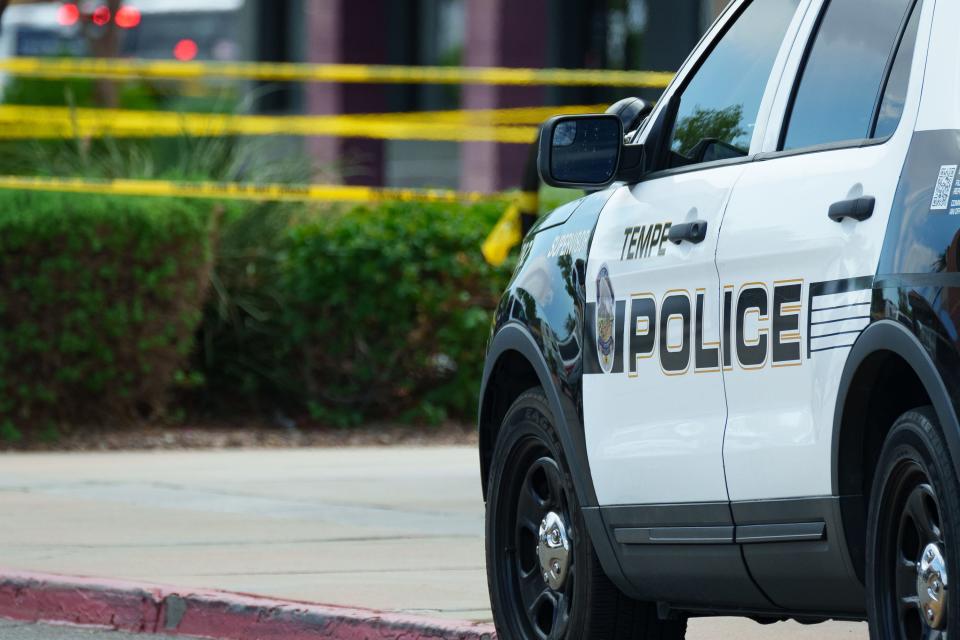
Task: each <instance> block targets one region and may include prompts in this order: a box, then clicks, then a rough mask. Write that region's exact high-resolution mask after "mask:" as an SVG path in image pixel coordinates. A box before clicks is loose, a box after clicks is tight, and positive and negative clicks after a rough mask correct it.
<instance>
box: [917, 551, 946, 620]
mask: <svg viewBox="0 0 960 640" xmlns="http://www.w3.org/2000/svg"><path fill="white" fill-rule="evenodd" d="M948 584H949V582H948V581H947V561H946V559H945V558H944V556H943V551H942V550H941V549H940V545H938V544H937V543H935V542H932V543H930V544H928V545H927V547H926V548H925V549H924V550H923V554H922V555H921V556H920V562H918V563H917V596H918V597H919V605H920V611H921V612H922V614H923V619H924V620H925V621H926V623H927V624H928V625H929V626H930V627H931V628H932V629H943V628H944V627H946V624H947V585H948Z"/></svg>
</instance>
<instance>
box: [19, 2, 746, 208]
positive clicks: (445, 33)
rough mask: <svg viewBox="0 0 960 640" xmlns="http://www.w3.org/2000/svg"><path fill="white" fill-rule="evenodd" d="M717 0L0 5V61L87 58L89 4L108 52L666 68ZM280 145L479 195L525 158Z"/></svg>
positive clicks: (399, 94) (646, 93)
mask: <svg viewBox="0 0 960 640" xmlns="http://www.w3.org/2000/svg"><path fill="white" fill-rule="evenodd" d="M726 3H727V0H523V2H518V1H516V0H513V1H510V0H131V1H130V2H123V3H121V2H120V1H119V0H81V2H80V3H79V4H75V3H73V2H59V1H58V2H28V1H23V0H20V1H18V0H10V2H9V7H7V9H6V11H5V12H4V14H3V17H2V31H0V56H56V55H65V54H66V55H96V54H97V52H96V51H93V52H91V51H90V49H91V48H93V49H96V47H97V41H96V40H95V39H94V40H91V39H90V38H89V37H87V38H84V37H82V35H83V34H84V33H85V29H88V27H89V26H90V23H93V26H94V27H95V26H96V23H97V21H98V20H103V19H104V18H105V17H106V16H107V14H105V13H104V12H103V8H108V9H109V8H110V7H112V8H113V9H114V13H115V15H113V16H112V17H111V18H112V19H113V20H115V22H116V24H117V26H119V27H120V28H119V29H117V30H116V31H117V37H118V39H119V44H118V46H117V53H118V55H120V56H129V57H141V58H156V59H180V60H194V59H196V60H220V61H231V60H234V61H235V60H256V61H277V62H312V63H351V64H390V65H431V66H432V65H442V66H498V67H499V66H502V67H534V68H571V69H623V70H649V71H673V70H675V69H677V68H678V67H679V65H680V64H681V63H682V61H683V60H684V58H685V57H686V56H687V54H688V53H689V51H690V50H691V49H692V47H693V46H694V45H695V44H696V42H697V40H698V39H699V38H700V36H701V35H702V33H703V32H704V31H705V29H706V28H707V27H708V26H709V25H710V23H711V22H712V21H713V19H714V18H715V17H716V15H717V14H718V13H719V12H720V11H721V10H722V8H723V6H725V5H726ZM2 4H3V0H0V5H2ZM121 11H122V12H123V13H122V14H121V13H120V12H121ZM121 15H122V17H121ZM91 43H93V44H91ZM2 82H3V78H0V83H2ZM242 93H243V95H244V96H245V98H246V99H245V100H244V101H243V105H244V106H243V109H244V110H246V111H249V112H253V113H269V114H352V113H382V112H416V111H434V110H453V109H496V108H506V107H522V106H541V105H570V104H605V103H610V102H614V101H616V100H618V99H620V98H623V97H626V96H629V95H640V96H642V97H645V98H650V99H656V97H657V92H656V91H651V90H642V89H638V90H636V91H630V90H629V89H628V88H620V89H616V90H614V89H609V88H602V87H502V86H484V85H468V86H462V87H461V86H456V85H375V84H370V85H366V84H307V85H298V84H291V85H276V84H260V85H251V86H247V87H244V88H243V91H242ZM288 144H302V145H305V148H306V150H307V151H308V152H309V154H310V155H311V156H312V157H313V158H315V159H316V160H317V161H318V162H319V163H320V165H321V166H331V167H333V166H336V167H337V169H338V171H337V172H336V173H337V174H338V175H339V176H340V177H341V179H342V180H343V181H344V182H347V183H351V184H366V185H383V186H402V187H450V188H462V189H467V190H480V191H496V190H501V189H504V188H510V187H513V186H516V185H517V184H518V182H519V179H520V175H521V172H522V167H523V164H524V162H525V161H526V157H527V154H528V152H529V151H528V149H527V148H526V147H525V146H523V145H516V144H497V143H493V142H467V143H456V142H424V141H403V140H389V141H379V140H360V139H334V138H315V139H307V140H305V141H304V140H295V141H289V142H288Z"/></svg>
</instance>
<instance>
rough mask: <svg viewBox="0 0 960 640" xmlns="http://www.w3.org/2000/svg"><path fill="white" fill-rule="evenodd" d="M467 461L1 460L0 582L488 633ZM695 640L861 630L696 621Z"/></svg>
mask: <svg viewBox="0 0 960 640" xmlns="http://www.w3.org/2000/svg"><path fill="white" fill-rule="evenodd" d="M478 476H479V471H478V462H477V454H476V451H475V450H474V449H473V448H470V447H436V448H354V449H299V450H245V451H210V452H158V453H149V452H147V453H103V454H87V453H83V454H80V453H71V454H8V455H0V567H3V568H6V569H16V570H23V571H39V572H49V573H58V574H65V575H81V576H92V577H102V578H110V579H121V580H123V579H126V580H135V581H147V582H151V583H159V584H171V585H178V586H182V587H190V588H198V589H220V590H228V591H238V592H245V593H256V594H261V595H264V596H269V597H272V598H279V599H291V600H302V601H309V602H318V603H325V604H334V605H342V606H355V607H365V608H370V609H378V610H382V611H387V612H397V613H413V614H424V615H429V616H432V617H444V618H449V619H460V620H479V621H485V620H489V619H490V612H489V603H488V599H487V591H486V575H485V571H484V551H483V504H482V500H481V494H480V486H479V480H478ZM688 637H690V638H691V639H692V640H697V639H700V640H725V639H727V638H731V639H733V638H736V639H737V640H746V639H747V638H757V639H760V638H776V639H778V640H787V639H790V640H793V639H797V640H800V639H806V638H809V639H811V640H813V639H814V638H816V639H817V640H839V639H840V638H844V639H847V638H849V639H851V640H862V639H863V638H866V628H865V625H854V624H837V623H831V624H828V625H815V626H810V627H803V626H801V625H795V624H777V625H773V626H770V627H763V626H760V625H757V624H754V623H752V622H749V621H739V620H729V619H724V620H695V621H693V622H691V632H690V633H689V634H688Z"/></svg>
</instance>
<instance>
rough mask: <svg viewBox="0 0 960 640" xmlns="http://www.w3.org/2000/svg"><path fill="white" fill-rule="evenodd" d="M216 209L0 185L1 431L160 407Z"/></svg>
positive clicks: (180, 358) (204, 268)
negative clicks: (10, 189)
mask: <svg viewBox="0 0 960 640" xmlns="http://www.w3.org/2000/svg"><path fill="white" fill-rule="evenodd" d="M216 217H217V216H216V215H215V214H214V207H213V205H211V204H210V203H207V202H203V201H194V202H185V201H179V200H172V199H148V198H125V197H112V198H105V197H99V196H87V195H83V196H78V195H65V194H55V193H24V192H0V436H3V437H6V439H11V438H16V437H17V435H18V434H19V433H20V432H21V431H23V429H24V428H25V427H26V428H29V429H31V430H34V431H35V432H36V434H37V435H42V433H41V432H42V431H43V430H49V429H50V426H51V425H53V424H55V423H56V422H59V421H65V420H69V421H70V422H71V423H74V424H76V423H83V422H85V421H107V420H109V421H129V420H131V419H133V418H137V417H142V416H146V415H151V414H156V413H162V412H163V410H164V408H165V400H166V395H167V392H168V391H169V389H170V388H171V386H172V385H173V384H174V383H175V382H176V381H177V380H178V379H179V378H180V377H182V376H183V375H184V374H183V370H182V367H183V365H184V363H185V361H186V358H187V356H188V354H189V352H190V351H191V348H192V346H193V337H194V332H195V330H196V327H197V325H198V323H199V320H200V315H201V308H202V304H203V298H204V295H205V292H206V289H207V282H208V273H209V269H210V265H211V254H212V250H211V242H212V231H213V229H214V225H215V220H216Z"/></svg>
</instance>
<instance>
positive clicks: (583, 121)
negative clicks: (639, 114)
mask: <svg viewBox="0 0 960 640" xmlns="http://www.w3.org/2000/svg"><path fill="white" fill-rule="evenodd" d="M642 165H643V146H642V145H627V144H624V141H623V122H622V121H621V119H620V118H619V117H618V116H617V115H613V114H594V115H576V116H557V117H554V118H551V119H550V120H547V121H546V122H545V123H544V124H543V126H542V127H541V129H540V146H539V155H538V157H537V166H538V169H539V171H540V178H541V179H542V180H543V181H544V182H545V183H546V184H548V185H550V186H553V187H560V188H564V189H589V190H596V189H603V188H605V187H607V186H609V185H611V184H612V183H614V182H616V181H617V180H630V179H634V178H635V179H639V177H640V175H641V174H642Z"/></svg>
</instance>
